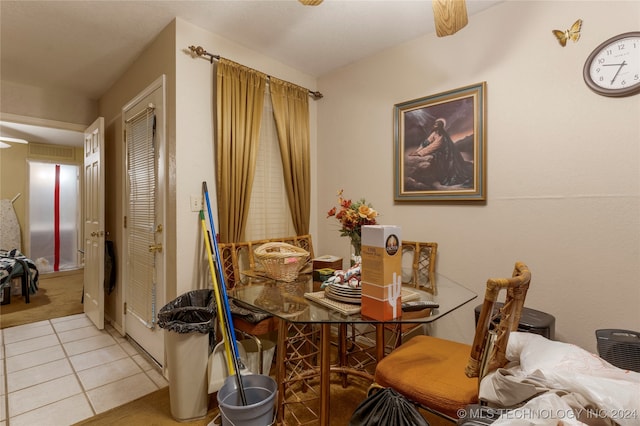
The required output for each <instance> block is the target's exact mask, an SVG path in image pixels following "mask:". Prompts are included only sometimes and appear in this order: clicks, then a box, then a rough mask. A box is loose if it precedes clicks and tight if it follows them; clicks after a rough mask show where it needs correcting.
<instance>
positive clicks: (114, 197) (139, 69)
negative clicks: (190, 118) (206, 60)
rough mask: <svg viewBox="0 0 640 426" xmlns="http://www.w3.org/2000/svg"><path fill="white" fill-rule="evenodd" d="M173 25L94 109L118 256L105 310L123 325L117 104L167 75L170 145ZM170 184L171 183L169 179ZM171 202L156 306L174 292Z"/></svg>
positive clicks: (172, 135)
mask: <svg viewBox="0 0 640 426" xmlns="http://www.w3.org/2000/svg"><path fill="white" fill-rule="evenodd" d="M174 40H175V25H174V23H171V24H170V25H168V26H167V27H166V28H165V29H164V30H163V31H162V32H161V33H160V34H159V35H158V36H157V37H156V39H155V40H154V41H153V42H152V43H151V44H150V45H149V46H148V47H147V48H146V49H145V50H144V52H143V54H142V55H141V56H140V57H139V58H138V59H137V60H136V61H135V62H134V63H133V64H132V65H131V67H129V68H128V69H127V71H126V72H125V73H124V74H123V75H122V76H121V77H120V78H119V79H118V81H117V82H116V83H115V84H114V85H113V86H112V87H111V88H110V89H109V91H108V92H107V93H106V94H105V95H104V96H103V97H102V98H101V99H100V102H99V111H98V112H99V115H100V116H103V117H104V118H105V142H106V147H107V149H106V158H105V163H106V164H105V165H104V168H105V175H106V188H105V193H106V198H105V206H106V212H105V213H106V218H105V221H106V230H107V231H108V232H110V234H111V237H112V240H113V241H114V245H115V250H116V257H117V259H118V265H119V266H118V275H117V284H116V291H114V292H113V293H112V294H111V295H110V296H109V297H106V298H105V315H107V317H109V318H110V319H112V320H114V321H115V322H116V325H122V324H121V322H122V300H123V296H122V294H123V290H124V289H123V284H122V276H123V266H124V262H125V259H126V255H125V253H123V252H122V250H123V247H124V244H123V235H124V233H123V228H122V223H123V217H124V209H123V202H124V200H123V191H122V189H123V178H124V171H125V168H124V153H123V149H124V145H123V142H122V108H123V107H124V106H125V105H126V104H127V103H128V102H130V101H131V100H132V99H133V98H135V97H136V96H137V95H138V94H139V93H140V92H142V91H143V90H144V89H146V88H147V87H148V86H149V85H151V84H152V83H153V82H154V81H156V80H157V79H158V78H160V77H161V76H162V75H163V74H164V75H166V82H167V86H166V104H167V120H166V135H167V142H168V149H169V150H170V151H171V150H172V149H175V147H174V146H173V145H171V141H173V140H175V120H174V114H175V110H174V105H175V55H174V51H175V41H174ZM169 185H170V184H169ZM174 211H175V205H172V204H171V203H170V202H169V204H168V205H167V212H166V217H165V219H166V223H165V224H163V225H164V230H165V237H166V239H167V243H166V244H165V246H164V250H163V254H164V256H165V265H166V271H165V285H166V292H165V294H159V295H158V299H157V302H158V305H159V306H158V308H160V307H162V306H163V305H164V302H165V300H171V298H173V297H174V296H175V281H176V262H175V258H176V252H175V238H176V236H175V226H172V224H173V219H172V218H173V217H175V212H174Z"/></svg>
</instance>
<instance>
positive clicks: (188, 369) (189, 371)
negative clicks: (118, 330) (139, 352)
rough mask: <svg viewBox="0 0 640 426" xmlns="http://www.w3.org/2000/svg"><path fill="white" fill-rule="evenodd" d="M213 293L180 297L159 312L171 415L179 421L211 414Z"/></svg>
mask: <svg viewBox="0 0 640 426" xmlns="http://www.w3.org/2000/svg"><path fill="white" fill-rule="evenodd" d="M215 306H216V305H215V295H214V292H213V290H193V291H189V292H187V293H184V294H182V295H180V296H178V297H177V298H176V299H174V300H172V301H171V302H169V303H167V304H166V305H165V306H163V307H162V309H160V311H159V312H158V325H159V326H160V328H163V329H164V330H165V335H164V349H165V356H166V362H167V365H166V366H167V369H168V372H169V400H170V404H171V415H172V416H173V417H174V418H175V419H176V420H178V421H180V422H183V421H189V420H194V419H199V418H203V417H205V416H206V414H207V411H208V401H209V398H208V390H209V383H208V380H207V363H208V361H209V354H210V352H211V350H210V348H211V347H213V346H212V345H213V344H214V343H215V335H214V329H215V317H216V308H215Z"/></svg>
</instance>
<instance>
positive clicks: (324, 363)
mask: <svg viewBox="0 0 640 426" xmlns="http://www.w3.org/2000/svg"><path fill="white" fill-rule="evenodd" d="M330 337H331V324H330V323H322V326H321V329H320V425H322V426H328V425H329V399H330V397H331V384H330V373H331V359H330V350H331V341H330Z"/></svg>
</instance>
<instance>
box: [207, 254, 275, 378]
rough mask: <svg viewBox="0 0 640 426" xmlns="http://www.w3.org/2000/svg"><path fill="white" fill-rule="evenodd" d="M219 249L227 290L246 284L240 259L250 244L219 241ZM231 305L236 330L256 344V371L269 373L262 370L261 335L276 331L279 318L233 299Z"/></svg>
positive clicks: (230, 301)
mask: <svg viewBox="0 0 640 426" xmlns="http://www.w3.org/2000/svg"><path fill="white" fill-rule="evenodd" d="M218 250H219V254H220V263H221V266H222V267H221V269H222V273H223V274H224V279H225V285H226V287H227V290H230V289H232V288H234V287H236V286H239V285H244V283H243V280H242V274H241V266H240V265H241V262H240V259H241V258H242V257H243V256H245V255H246V254H247V250H248V245H247V244H246V243H219V244H218ZM229 306H230V308H231V319H232V321H233V328H234V329H235V331H236V332H238V333H239V334H241V335H242V336H244V337H245V338H249V339H251V340H253V341H254V343H255V345H256V348H257V351H258V365H259V371H256V372H254V373H258V374H263V373H266V374H269V372H268V371H267V372H263V371H262V366H263V358H264V353H263V348H262V341H261V340H260V337H259V336H264V335H266V334H268V333H271V332H274V331H276V330H277V329H278V319H277V318H276V317H274V316H273V315H269V314H267V313H265V312H262V311H258V310H254V309H248V308H246V307H244V306H239V305H237V304H236V303H235V301H233V300H229Z"/></svg>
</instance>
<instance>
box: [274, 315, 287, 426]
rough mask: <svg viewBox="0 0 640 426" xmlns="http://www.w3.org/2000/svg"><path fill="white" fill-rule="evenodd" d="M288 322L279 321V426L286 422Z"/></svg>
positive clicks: (277, 366)
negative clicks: (285, 384) (285, 381)
mask: <svg viewBox="0 0 640 426" xmlns="http://www.w3.org/2000/svg"><path fill="white" fill-rule="evenodd" d="M287 332H288V330H287V321H283V320H279V321H278V344H277V346H276V351H277V352H276V381H277V382H278V405H277V410H278V411H277V416H276V420H277V423H278V424H283V422H284V397H285V387H284V378H285V371H284V359H285V357H286V355H287V353H286V352H287Z"/></svg>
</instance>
